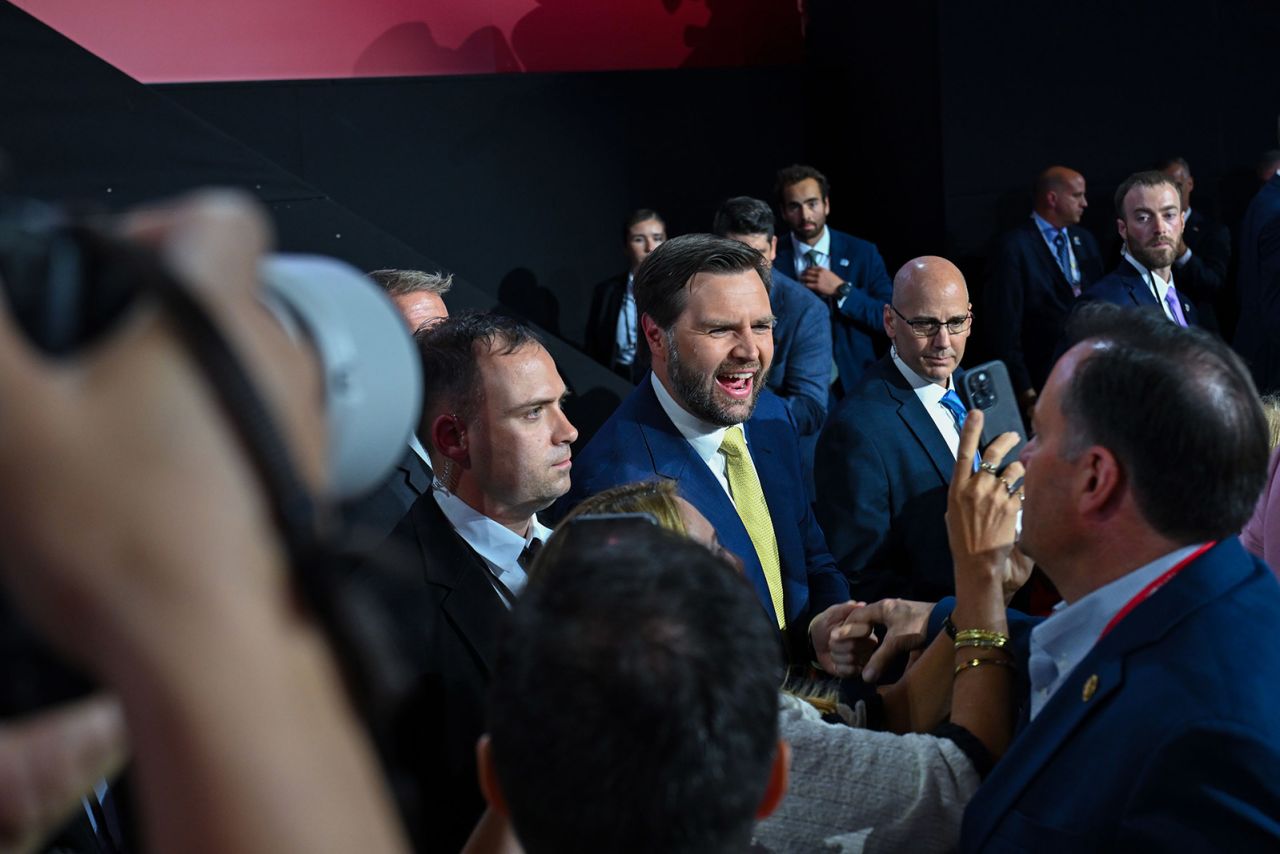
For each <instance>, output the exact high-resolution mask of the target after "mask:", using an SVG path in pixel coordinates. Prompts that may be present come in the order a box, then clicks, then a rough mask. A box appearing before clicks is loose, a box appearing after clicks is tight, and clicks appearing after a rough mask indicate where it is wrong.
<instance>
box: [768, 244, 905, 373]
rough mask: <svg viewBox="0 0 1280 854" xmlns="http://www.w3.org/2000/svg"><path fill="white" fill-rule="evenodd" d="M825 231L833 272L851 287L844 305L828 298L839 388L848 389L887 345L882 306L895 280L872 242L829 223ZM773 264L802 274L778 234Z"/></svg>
mask: <svg viewBox="0 0 1280 854" xmlns="http://www.w3.org/2000/svg"><path fill="white" fill-rule="evenodd" d="M827 230H828V231H830V232H831V246H830V250H831V251H830V253H829V254H830V261H829V263H830V265H831V272H833V273H835V274H836V275H837V276H839V277H840V278H841V279H843V280H844V281H846V282H849V283H851V284H852V285H853V290H852V291H850V292H849V295H848V296H847V297H845V300H844V305H841V306H837V305H836V300H835V298H834V297H829V298H828V299H827V303H828V306H829V311H830V314H831V345H832V351H833V353H834V355H835V362H836V367H837V368H838V369H839V371H840V388H842V389H843V390H844V391H845V392H846V393H847V391H848V390H850V389H852V388H853V387H854V386H856V385H857V383H858V380H859V379H861V377H862V374H863V373H864V372H865V371H866V370H867V368H868V367H870V366H871V365H872V364H873V363H874V362H875V360H876V347H877V345H879V346H880V347H881V349H883V348H884V347H885V346H886V345H887V341H888V337H887V336H886V335H885V334H884V307H885V304H886V303H888V302H889V301H890V300H891V299H893V282H892V281H890V279H889V274H888V272H886V271H885V268H884V259H882V258H881V257H880V251H879V250H878V249H876V246H875V244H874V243H869V242H868V241H866V240H862V239H861V238H858V237H854V236H853V235H851V234H845V233H844V232H842V231H836V230H835V229H834V228H831V226H827ZM773 266H774V267H775V268H777V269H780V270H782V272H784V273H786V274H787V275H788V276H799V275H800V273H799V271H798V270H797V269H796V256H795V252H794V251H793V250H792V246H791V239H790V238H789V237H785V236H784V237H782V238H779V240H778V257H777V258H775V259H774V262H773Z"/></svg>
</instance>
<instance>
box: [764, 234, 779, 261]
mask: <svg viewBox="0 0 1280 854" xmlns="http://www.w3.org/2000/svg"><path fill="white" fill-rule="evenodd" d="M777 257H778V235H776V234H775V235H774V236H773V237H770V238H769V254H768V255H766V256H765V260H766V261H768V262H769V263H770V264H772V263H773V259H774V258H777Z"/></svg>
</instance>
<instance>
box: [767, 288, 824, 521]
mask: <svg viewBox="0 0 1280 854" xmlns="http://www.w3.org/2000/svg"><path fill="white" fill-rule="evenodd" d="M770 278H771V279H772V282H773V283H772V285H771V287H770V288H769V303H770V305H772V306H773V314H774V316H775V317H777V318H778V323H777V325H776V326H774V327H773V365H772V367H770V369H769V380H768V388H769V391H771V392H773V393H774V394H776V395H778V397H780V398H782V399H783V401H785V402H786V404H787V408H788V409H790V410H791V418H792V420H794V421H795V423H796V432H798V433H799V434H800V462H801V465H802V467H803V472H804V484H805V489H806V494H807V495H808V496H809V498H810V500H812V498H813V454H814V449H815V448H816V447H817V444H818V431H819V430H821V429H822V424H823V422H824V421H826V419H827V396H828V391H827V390H828V388H829V386H830V383H831V334H830V332H831V325H830V321H829V320H828V316H827V306H826V304H825V303H824V302H823V301H822V299H821V298H820V297H819V296H818V295H817V294H815V293H814V292H813V291H811V290H809V289H808V288H806V287H805V286H804V285H802V284H800V283H799V282H797V281H796V280H795V279H793V278H791V277H790V276H788V275H786V274H785V273H783V272H782V271H780V270H774V271H773V274H772V276H771V277H770Z"/></svg>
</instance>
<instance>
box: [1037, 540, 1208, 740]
mask: <svg viewBox="0 0 1280 854" xmlns="http://www.w3.org/2000/svg"><path fill="white" fill-rule="evenodd" d="M1198 548H1200V544H1196V545H1192V546H1186V547H1184V548H1180V549H1178V550H1177V551H1173V552H1170V553H1169V554H1167V555H1165V556H1164V557H1160V558H1157V559H1156V560H1153V561H1152V562H1151V563H1149V564H1147V565H1146V566H1141V567H1138V568H1137V569H1135V570H1133V571H1132V572H1129V573H1126V574H1125V575H1122V576H1121V577H1120V578H1117V579H1116V580H1115V581H1112V582H1111V583H1110V584H1106V585H1104V586H1102V587H1099V588H1098V589H1097V590H1094V591H1093V592H1091V593H1089V594H1088V595H1086V596H1082V597H1081V598H1079V599H1077V600H1076V601H1075V602H1072V603H1071V604H1070V605H1067V604H1066V603H1059V604H1058V607H1057V608H1056V609H1055V610H1054V612H1053V613H1052V614H1051V615H1049V618H1048V619H1046V620H1044V621H1043V622H1041V623H1039V624H1038V625H1036V627H1035V628H1033V629H1032V630H1031V656H1030V658H1029V660H1028V662H1027V668H1028V670H1029V675H1030V677H1031V717H1033V718H1034V717H1035V716H1036V715H1038V714H1039V713H1040V710H1041V709H1042V708H1044V705H1045V703H1047V702H1048V701H1049V698H1050V697H1052V696H1053V694H1054V692H1056V691H1057V690H1058V688H1059V687H1060V686H1061V685H1062V683H1063V682H1064V681H1065V680H1066V678H1067V677H1068V676H1069V675H1071V671H1072V670H1074V669H1075V668H1076V665H1077V664H1079V663H1080V662H1081V661H1083V660H1084V657H1085V656H1086V655H1088V654H1089V650H1091V649H1093V645H1094V644H1095V643H1097V642H1098V638H1099V636H1100V635H1101V634H1102V630H1103V629H1105V628H1106V626H1107V624H1108V623H1109V622H1111V619H1112V618H1113V617H1115V615H1116V614H1118V613H1120V609H1121V608H1123V607H1124V606H1125V605H1127V604H1128V603H1129V601H1130V600H1131V599H1133V597H1134V596H1136V595H1137V594H1138V593H1139V592H1140V591H1141V590H1142V588H1144V587H1146V586H1147V584H1149V583H1151V582H1152V581H1154V580H1155V579H1156V578H1159V577H1160V575H1161V574H1163V573H1164V572H1165V571H1167V570H1169V569H1171V568H1173V566H1174V565H1176V564H1177V563H1178V561H1180V560H1183V559H1184V558H1186V557H1189V556H1190V555H1191V554H1192V553H1193V552H1194V551H1195V550H1196V549H1198Z"/></svg>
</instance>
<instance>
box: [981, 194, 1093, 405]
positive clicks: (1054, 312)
mask: <svg viewBox="0 0 1280 854" xmlns="http://www.w3.org/2000/svg"><path fill="white" fill-rule="evenodd" d="M1067 236H1068V237H1069V238H1070V239H1071V248H1072V251H1073V252H1074V253H1075V256H1076V264H1077V266H1078V267H1079V268H1080V287H1081V288H1082V289H1084V288H1087V287H1089V285H1091V284H1093V283H1094V282H1095V281H1097V280H1098V279H1099V278H1101V277H1102V251H1101V250H1100V249H1099V248H1098V241H1096V240H1094V238H1093V235H1092V234H1090V233H1089V232H1088V231H1087V230H1085V229H1083V228H1080V227H1078V226H1074V225H1072V226H1067ZM1075 299H1076V297H1075V293H1074V292H1073V291H1072V290H1071V284H1070V283H1069V282H1068V281H1067V277H1066V275H1065V274H1064V273H1063V272H1062V268H1061V267H1059V266H1058V261H1057V259H1056V258H1055V257H1054V256H1053V253H1052V252H1050V251H1049V245H1048V244H1047V243H1045V241H1044V237H1043V236H1041V234H1040V229H1039V228H1038V227H1037V226H1036V223H1035V221H1034V220H1031V219H1028V220H1027V221H1026V222H1024V223H1022V225H1019V226H1018V227H1017V228H1015V229H1013V230H1011V231H1008V232H1006V233H1005V234H1004V236H1003V237H1001V238H1000V242H999V243H998V244H997V246H996V251H995V253H994V254H993V255H992V258H991V262H990V265H989V266H988V268H987V280H986V286H985V287H984V289H983V293H982V306H981V310H980V311H979V312H978V313H977V317H978V320H977V324H978V328H979V330H980V332H981V333H982V335H983V337H984V340H986V341H987V342H988V346H989V349H990V351H991V354H992V356H993V357H995V358H998V359H1001V360H1002V361H1003V362H1004V363H1005V365H1006V366H1007V367H1008V368H1009V379H1010V380H1011V381H1012V382H1013V390H1014V391H1015V392H1016V393H1017V394H1022V393H1023V392H1024V391H1026V390H1027V389H1035V390H1036V391H1039V390H1040V388H1041V387H1043V386H1044V381H1045V380H1046V379H1048V377H1049V372H1050V371H1051V370H1052V369H1053V363H1054V362H1055V361H1056V356H1057V347H1058V342H1059V341H1060V340H1061V339H1062V332H1063V328H1064V327H1065V325H1066V322H1067V316H1068V315H1069V314H1070V313H1071V306H1072V304H1073V303H1074V302H1075Z"/></svg>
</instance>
